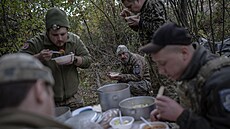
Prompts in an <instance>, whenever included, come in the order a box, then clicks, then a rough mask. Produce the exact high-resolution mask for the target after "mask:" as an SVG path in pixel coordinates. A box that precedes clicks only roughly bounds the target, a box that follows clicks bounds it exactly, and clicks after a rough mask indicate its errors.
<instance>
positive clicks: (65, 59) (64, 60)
mask: <svg viewBox="0 0 230 129" xmlns="http://www.w3.org/2000/svg"><path fill="white" fill-rule="evenodd" d="M52 60H55V61H56V63H57V64H59V65H63V64H68V63H70V62H72V61H73V60H74V54H73V53H72V54H69V55H65V56H60V57H56V58H52Z"/></svg>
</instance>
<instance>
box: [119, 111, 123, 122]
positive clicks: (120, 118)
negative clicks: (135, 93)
mask: <svg viewBox="0 0 230 129" xmlns="http://www.w3.org/2000/svg"><path fill="white" fill-rule="evenodd" d="M119 120H120V123H121V125H123V120H122V117H121V111H119Z"/></svg>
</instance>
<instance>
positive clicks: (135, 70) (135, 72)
mask: <svg viewBox="0 0 230 129" xmlns="http://www.w3.org/2000/svg"><path fill="white" fill-rule="evenodd" d="M140 72H141V70H140V66H139V65H135V66H134V69H133V73H134V74H137V75H138V74H140Z"/></svg>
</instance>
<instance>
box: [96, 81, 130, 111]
mask: <svg viewBox="0 0 230 129" xmlns="http://www.w3.org/2000/svg"><path fill="white" fill-rule="evenodd" d="M97 91H98V95H99V101H100V105H101V108H102V111H106V110H109V109H112V108H119V102H120V101H121V100H123V99H126V98H129V97H130V96H131V94H130V88H129V85H128V84H127V83H113V84H108V85H104V86H102V87H100V88H98V89H97Z"/></svg>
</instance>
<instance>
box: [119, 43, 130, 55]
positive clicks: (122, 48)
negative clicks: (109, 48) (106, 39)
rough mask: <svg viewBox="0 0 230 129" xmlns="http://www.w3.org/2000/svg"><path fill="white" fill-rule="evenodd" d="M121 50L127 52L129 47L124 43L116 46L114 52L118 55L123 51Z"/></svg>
mask: <svg viewBox="0 0 230 129" xmlns="http://www.w3.org/2000/svg"><path fill="white" fill-rule="evenodd" d="M123 52H129V49H128V48H127V47H126V46H125V45H119V46H118V47H117V52H116V54H117V55H119V54H121V53H123Z"/></svg>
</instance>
